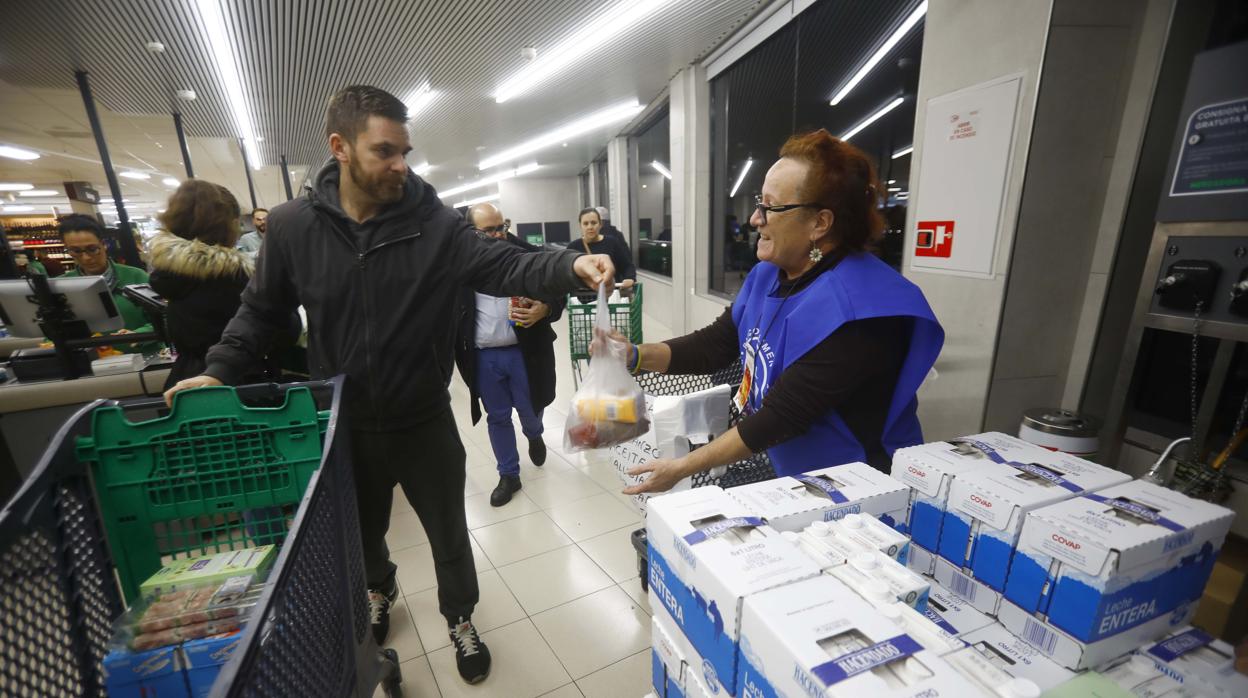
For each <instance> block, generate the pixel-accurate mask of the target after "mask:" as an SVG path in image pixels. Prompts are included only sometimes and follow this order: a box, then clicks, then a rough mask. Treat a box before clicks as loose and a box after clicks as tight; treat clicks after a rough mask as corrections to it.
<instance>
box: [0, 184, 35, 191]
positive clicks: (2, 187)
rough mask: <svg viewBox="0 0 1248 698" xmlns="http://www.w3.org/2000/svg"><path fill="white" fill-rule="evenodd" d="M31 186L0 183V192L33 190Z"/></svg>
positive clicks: (33, 186)
mask: <svg viewBox="0 0 1248 698" xmlns="http://www.w3.org/2000/svg"><path fill="white" fill-rule="evenodd" d="M34 188H35V185H33V184H19V183H17V182H0V191H26V190H27V189H34Z"/></svg>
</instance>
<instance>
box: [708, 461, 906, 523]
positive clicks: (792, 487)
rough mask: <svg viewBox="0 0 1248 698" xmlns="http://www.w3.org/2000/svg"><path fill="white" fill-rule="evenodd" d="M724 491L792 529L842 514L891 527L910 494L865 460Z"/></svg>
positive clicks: (900, 519)
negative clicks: (861, 516)
mask: <svg viewBox="0 0 1248 698" xmlns="http://www.w3.org/2000/svg"><path fill="white" fill-rule="evenodd" d="M728 494H729V495H731V496H732V497H733V498H734V499H736V500H737V501H739V502H741V503H742V504H743V505H745V507H747V508H748V509H749V510H750V513H752V514H753V515H755V516H761V517H763V518H765V519H767V522H768V523H769V524H771V525H772V526H773V527H775V528H776V529H777V530H780V531H795V532H796V531H801V530H802V529H804V528H806V527H807V526H809V525H810V524H811V523H813V522H815V521H835V520H838V519H841V518H843V517H845V516H846V515H848V514H871V515H873V516H875V517H876V518H877V519H879V520H880V521H882V522H884V523H885V524H887V525H888V526H891V527H894V528H896V527H897V526H900V525H901V524H902V522H903V521H904V518H905V515H906V506H907V503H908V501H909V498H910V490H909V488H908V487H906V486H905V485H903V484H902V483H900V482H898V481H897V480H894V479H893V478H891V477H889V476H888V475H886V474H884V473H882V472H880V471H878V470H876V469H875V468H872V467H871V466H869V465H867V464H866V463H846V464H844V465H834V466H832V467H830V468H821V469H819V470H812V471H810V472H808V473H804V474H802V475H797V476H795V477H778V478H775V479H774V480H764V481H763V482H753V483H750V484H748V485H741V486H740V487H733V488H732V489H730V490H728Z"/></svg>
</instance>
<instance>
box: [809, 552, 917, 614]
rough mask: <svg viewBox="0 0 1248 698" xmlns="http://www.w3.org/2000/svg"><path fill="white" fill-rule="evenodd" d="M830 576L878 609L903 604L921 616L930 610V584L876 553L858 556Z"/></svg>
mask: <svg viewBox="0 0 1248 698" xmlns="http://www.w3.org/2000/svg"><path fill="white" fill-rule="evenodd" d="M828 574H830V575H832V576H833V577H836V578H837V579H839V580H840V581H841V582H842V583H843V584H845V585H846V586H848V587H849V588H850V589H853V590H854V592H855V593H856V594H858V595H859V596H861V597H862V598H863V599H865V600H866V601H867V602H869V603H871V604H872V605H875V606H887V605H889V604H892V603H893V602H895V601H900V602H901V603H904V604H905V605H907V606H910V607H911V608H913V609H915V610H916V611H918V612H919V613H923V612H924V611H926V610H927V596H928V593H929V590H930V589H931V582H929V581H928V580H927V578H926V577H923V576H921V575H919V574H915V573H914V572H913V571H911V570H910V569H909V568H907V567H903V566H902V565H900V564H898V563H897V561H896V560H894V559H892V558H890V557H888V556H886V555H884V554H883V553H880V552H878V551H875V550H871V551H867V552H864V553H858V554H857V555H854V556H853V558H851V559H850V560H849V562H848V563H846V564H844V565H841V566H839V567H834V568H832V569H831V570H830V571H829V572H828Z"/></svg>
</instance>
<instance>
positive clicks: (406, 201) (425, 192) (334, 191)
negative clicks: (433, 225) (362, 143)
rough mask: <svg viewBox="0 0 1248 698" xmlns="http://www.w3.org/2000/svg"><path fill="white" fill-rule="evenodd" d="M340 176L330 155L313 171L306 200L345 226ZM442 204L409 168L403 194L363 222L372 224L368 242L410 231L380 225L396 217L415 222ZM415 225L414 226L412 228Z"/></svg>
mask: <svg viewBox="0 0 1248 698" xmlns="http://www.w3.org/2000/svg"><path fill="white" fill-rule="evenodd" d="M340 177H341V172H340V169H339V165H338V161H337V160H334V159H333V158H330V159H329V161H328V162H326V163H325V165H324V166H323V167H322V168H321V170H320V172H318V173H317V175H316V182H315V184H314V185H313V186H312V187H310V188H309V189H308V194H307V196H308V200H309V201H310V202H311V204H312V206H313V208H315V209H317V210H318V211H320V212H322V213H324V214H326V215H328V216H329V217H330V218H332V219H333V220H334V222H335V224H337V225H338V227H339V228H342V229H344V230H349V229H350V225H351V223H352V221H351V218H350V217H349V216H348V215H347V213H346V211H344V210H343V209H342V200H341V198H340V196H339V191H338V182H339V180H340ZM441 208H443V206H442V200H441V199H439V198H438V193H437V191H436V190H435V189H434V188H433V187H432V186H430V185H429V183H428V182H426V181H424V180H423V179H421V178H420V177H417V176H416V174H415V173H414V172H412V171H411V169H410V168H409V169H408V171H407V180H406V181H405V182H404V183H403V198H401V199H399V200H398V201H396V202H394V203H393V204H390V205H389V206H387V207H386V208H384V209H382V211H381V212H380V213H378V214H377V215H376V216H375V217H373V218H370V219H369V220H368V222H367V225H376V226H377V229H376V232H374V234H373V237H372V240H371V245H372V246H373V247H376V246H377V245H378V244H380V243H384V242H386V241H387V240H389V239H392V238H395V237H400V236H402V235H405V234H409V233H411V232H414V231H413V230H412V229H410V228H406V229H405V228H404V227H403V226H393V225H383V224H384V223H388V222H391V221H393V220H397V219H406V220H408V221H410V222H412V223H415V224H416V225H417V226H419V222H421V221H424V220H427V219H428V218H429V217H430V216H432V215H433V214H434V212H436V211H437V210H439V209H441ZM418 230H419V227H417V228H416V231H418Z"/></svg>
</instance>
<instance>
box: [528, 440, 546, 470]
mask: <svg viewBox="0 0 1248 698" xmlns="http://www.w3.org/2000/svg"><path fill="white" fill-rule="evenodd" d="M529 460H531V461H533V465H536V466H539V467H540V466H542V465H545V464H546V442H545V441H542V437H540V436H538V437H536V438H533V439H529Z"/></svg>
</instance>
